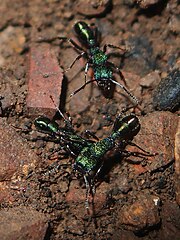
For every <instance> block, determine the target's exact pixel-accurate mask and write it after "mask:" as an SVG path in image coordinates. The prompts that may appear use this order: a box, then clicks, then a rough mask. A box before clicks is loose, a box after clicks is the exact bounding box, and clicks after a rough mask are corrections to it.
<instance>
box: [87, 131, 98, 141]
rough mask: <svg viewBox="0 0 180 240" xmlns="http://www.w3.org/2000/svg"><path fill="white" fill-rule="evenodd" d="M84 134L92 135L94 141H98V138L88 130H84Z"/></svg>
mask: <svg viewBox="0 0 180 240" xmlns="http://www.w3.org/2000/svg"><path fill="white" fill-rule="evenodd" d="M85 135H87V136H90V137H93V138H94V139H95V140H96V141H99V138H98V137H97V136H96V135H95V134H94V133H93V132H91V131H90V130H85Z"/></svg>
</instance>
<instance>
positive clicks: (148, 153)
mask: <svg viewBox="0 0 180 240" xmlns="http://www.w3.org/2000/svg"><path fill="white" fill-rule="evenodd" d="M126 142H127V144H128V145H131V146H135V147H137V148H138V149H139V150H141V151H143V152H144V153H146V154H147V155H145V156H155V155H157V153H151V152H149V151H147V150H144V149H143V148H141V147H140V146H139V145H137V144H136V143H133V142H131V141H126Z"/></svg>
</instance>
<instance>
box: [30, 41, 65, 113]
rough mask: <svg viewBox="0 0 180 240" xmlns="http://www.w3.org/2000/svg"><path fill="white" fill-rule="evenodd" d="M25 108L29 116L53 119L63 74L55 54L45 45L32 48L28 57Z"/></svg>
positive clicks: (58, 100)
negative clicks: (45, 116) (43, 116)
mask: <svg viewBox="0 0 180 240" xmlns="http://www.w3.org/2000/svg"><path fill="white" fill-rule="evenodd" d="M29 58H30V59H29V74H28V95H27V99H26V102H27V108H28V111H29V114H31V115H35V116H36V115H47V116H48V117H53V116H54V114H55V112H56V109H55V106H54V104H53V103H52V100H51V99H50V96H52V97H53V99H54V102H55V104H56V105H57V106H59V103H60V95H61V88H62V81H63V73H62V69H61V68H60V66H59V64H58V61H57V58H56V56H55V53H54V52H53V51H52V50H51V49H50V47H49V45H47V44H40V45H38V46H32V48H31V51H30V56H29Z"/></svg>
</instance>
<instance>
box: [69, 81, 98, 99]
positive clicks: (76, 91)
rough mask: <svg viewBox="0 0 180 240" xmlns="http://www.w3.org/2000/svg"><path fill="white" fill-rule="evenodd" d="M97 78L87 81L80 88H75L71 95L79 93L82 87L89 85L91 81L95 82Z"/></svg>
mask: <svg viewBox="0 0 180 240" xmlns="http://www.w3.org/2000/svg"><path fill="white" fill-rule="evenodd" d="M94 81H96V80H90V81H88V82H86V83H85V84H83V85H82V86H81V87H80V88H78V89H77V90H75V91H74V92H72V93H71V95H70V97H73V96H74V95H75V94H76V93H78V92H79V91H81V90H82V89H84V88H85V86H86V85H88V84H89V83H91V82H94Z"/></svg>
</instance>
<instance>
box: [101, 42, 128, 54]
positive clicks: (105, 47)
mask: <svg viewBox="0 0 180 240" xmlns="http://www.w3.org/2000/svg"><path fill="white" fill-rule="evenodd" d="M107 47H110V48H115V49H120V50H122V51H123V52H124V53H125V52H127V49H124V48H121V47H119V46H115V45H113V44H105V45H104V46H103V52H104V53H105V52H106V51H107Z"/></svg>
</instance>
